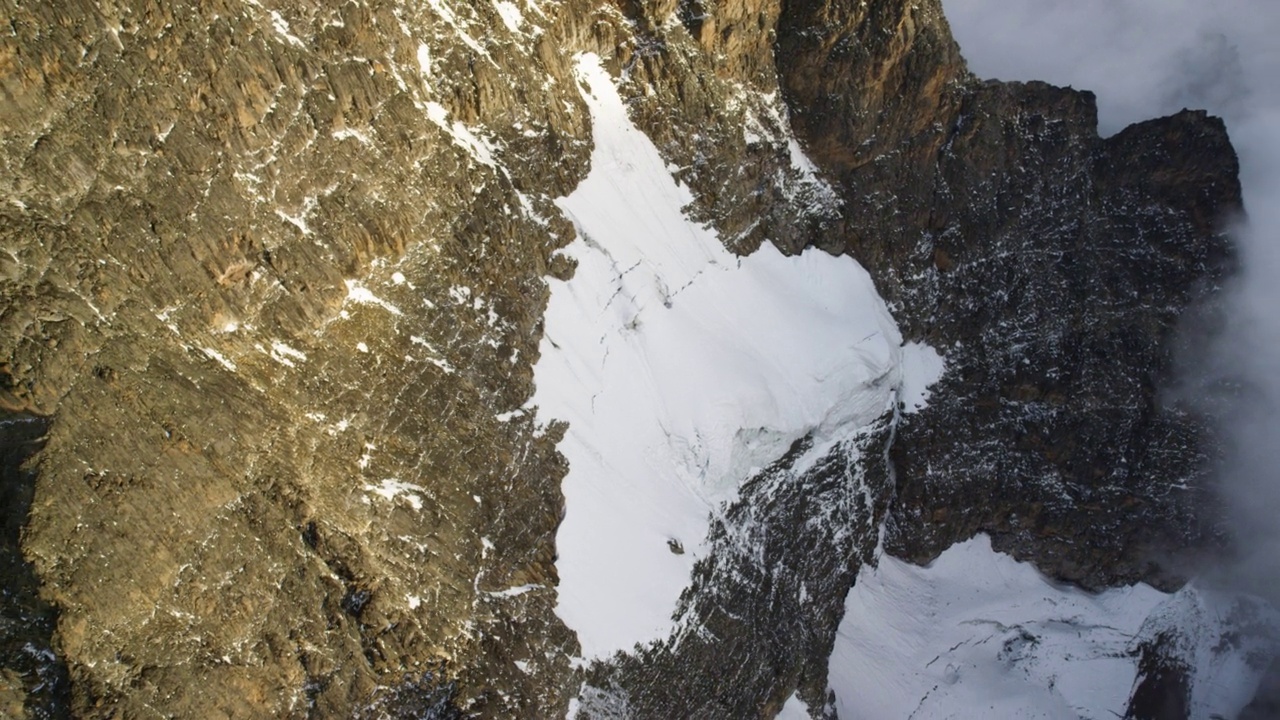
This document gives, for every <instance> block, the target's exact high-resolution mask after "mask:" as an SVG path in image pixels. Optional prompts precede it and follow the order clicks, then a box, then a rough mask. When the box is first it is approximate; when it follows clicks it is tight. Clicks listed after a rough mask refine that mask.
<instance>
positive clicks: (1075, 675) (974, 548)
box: [828, 536, 1274, 720]
mask: <svg viewBox="0 0 1280 720" xmlns="http://www.w3.org/2000/svg"><path fill="white" fill-rule="evenodd" d="M1252 607H1254V605H1252V604H1249V603H1241V601H1240V599H1239V598H1236V597H1228V596H1220V595H1216V594H1213V593H1207V592H1204V591H1201V590H1199V589H1197V588H1195V587H1194V586H1189V587H1188V588H1185V589H1184V590H1182V591H1180V592H1179V593H1177V594H1174V595H1166V594H1165V593H1162V592H1160V591H1158V590H1155V589H1154V588H1151V587H1150V586H1147V585H1134V586H1132V587H1126V588H1117V589H1113V590H1108V591H1106V592H1103V593H1101V594H1097V595H1095V594H1091V593H1087V592H1085V591H1083V590H1080V589H1077V588H1074V587H1064V586H1058V585H1055V584H1053V583H1051V582H1050V581H1049V580H1048V579H1046V578H1045V577H1044V576H1043V575H1041V574H1040V573H1039V572H1038V571H1037V570H1036V569H1035V568H1034V567H1033V566H1032V565H1030V564H1026V563H1020V562H1017V561H1016V560H1014V559H1013V558H1011V557H1009V556H1007V555H1003V554H1000V553H997V552H995V551H993V550H992V549H991V542H990V540H989V539H988V538H987V537H985V536H978V537H976V538H974V539H972V540H969V541H967V542H963V543H960V544H958V545H955V546H953V547H952V548H950V549H949V550H947V551H946V552H944V553H943V554H942V555H941V556H939V557H938V559H937V560H935V561H934V562H933V563H932V564H931V565H929V566H927V567H917V566H914V565H910V564H908V563H905V562H903V561H901V560H897V559H894V558H891V557H889V556H887V555H885V556H881V558H880V561H879V566H878V567H871V566H864V567H863V568H862V570H861V572H859V574H858V579H857V582H856V583H855V585H854V587H853V589H851V590H850V591H849V595H848V597H847V598H846V601H845V616H844V619H843V620H842V621H841V623H840V629H839V631H838V633H837V636H836V643H835V649H834V651H833V652H832V655H831V660H830V664H829V667H828V671H829V678H828V682H829V683H830V686H831V689H832V691H833V692H834V694H835V698H836V709H837V711H838V712H839V714H840V717H842V718H864V717H865V718H880V719H882V720H895V719H905V718H908V717H910V718H916V719H917V720H923V719H925V718H956V719H961V718H974V719H975V720H976V719H979V718H982V719H985V718H998V717H999V718H1005V717H1008V718H1013V717H1017V718H1046V719H1048V718H1052V719H1055V720H1056V719H1058V718H1061V719H1062V720H1076V718H1084V719H1086V720H1089V719H1094V718H1098V719H1101V718H1115V717H1119V716H1121V715H1123V714H1124V711H1125V708H1126V707H1127V704H1128V700H1129V696H1130V693H1131V691H1132V689H1133V686H1134V681H1135V680H1136V679H1137V676H1138V660H1137V657H1136V652H1135V651H1136V649H1137V647H1138V645H1139V643H1140V642H1142V641H1143V640H1146V639H1150V638H1152V637H1153V636H1154V635H1156V634H1157V633H1159V632H1161V631H1163V630H1166V629H1169V628H1178V629H1180V630H1181V631H1182V632H1183V633H1187V634H1188V639H1186V640H1183V641H1182V642H1183V644H1186V645H1187V647H1186V648H1185V651H1184V654H1185V655H1187V660H1189V663H1188V664H1189V665H1190V666H1191V667H1193V668H1194V675H1193V677H1192V678H1191V688H1192V697H1191V703H1192V709H1193V712H1192V717H1206V718H1207V717H1215V716H1218V715H1220V716H1221V717H1235V714H1236V713H1237V712H1239V710H1240V708H1241V707H1242V706H1243V705H1244V704H1245V702H1247V701H1248V699H1249V698H1250V697H1252V693H1253V690H1254V688H1256V686H1257V682H1258V680H1259V677H1260V675H1261V672H1262V670H1263V669H1264V668H1265V663H1264V664H1263V666H1261V667H1257V666H1252V667H1251V666H1250V658H1251V656H1256V655H1257V652H1258V650H1259V647H1256V646H1255V645H1256V644H1250V643H1248V642H1244V643H1242V642H1239V640H1238V637H1239V636H1241V635H1242V633H1241V632H1240V630H1241V629H1242V628H1244V627H1245V623H1253V624H1257V623H1269V624H1271V626H1274V619H1271V618H1270V617H1269V616H1268V617H1263V613H1261V612H1255V613H1253V614H1252V615H1251V614H1249V613H1247V612H1245V611H1246V610H1248V609H1249V608H1252ZM1272 632H1273V633H1274V631H1272ZM1256 634H1257V633H1256V631H1251V632H1249V633H1247V635H1256ZM1230 638H1236V639H1232V640H1228V639H1230ZM1224 648H1225V649H1224ZM1255 665H1256V663H1255Z"/></svg>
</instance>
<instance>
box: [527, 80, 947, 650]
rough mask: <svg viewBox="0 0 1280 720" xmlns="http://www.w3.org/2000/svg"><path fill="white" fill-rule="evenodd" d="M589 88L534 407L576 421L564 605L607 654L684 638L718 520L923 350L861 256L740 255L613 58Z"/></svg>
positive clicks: (864, 404) (880, 391)
mask: <svg viewBox="0 0 1280 720" xmlns="http://www.w3.org/2000/svg"><path fill="white" fill-rule="evenodd" d="M577 76H578V79H579V83H580V87H581V90H582V92H583V96H584V98H585V99H586V101H587V104H588V106H589V107H590V110H591V117H592V127H593V136H594V141H595V149H594V151H593V154H592V157H591V171H590V174H589V175H588V177H587V178H586V179H585V180H584V181H583V182H582V184H581V185H580V186H579V187H578V188H577V189H576V190H575V191H574V192H573V193H572V194H571V195H569V196H568V197H566V198H562V199H560V200H559V201H558V203H559V205H560V207H561V209H562V210H563V211H564V212H565V213H566V215H567V216H568V217H569V218H571V219H572V220H573V222H574V224H575V226H576V227H577V230H578V235H579V237H578V238H577V239H576V240H575V241H574V242H573V243H572V244H571V245H570V246H568V247H567V248H566V249H565V250H564V251H563V252H565V254H567V255H569V256H570V257H572V258H573V259H574V260H576V261H577V263H578V268H577V272H576V273H575V275H574V276H573V278H572V279H570V280H569V281H567V282H561V281H558V280H549V282H550V284H551V300H550V304H549V307H548V309H547V314H546V333H545V336H544V338H543V340H542V345H541V358H540V360H539V362H538V364H537V366H536V367H535V368H534V372H535V383H536V386H537V390H536V393H535V396H534V399H533V402H534V403H535V404H536V405H537V406H538V408H539V411H538V418H539V420H540V421H541V422H548V421H550V420H553V419H555V420H565V421H568V423H569V429H568V433H567V435H566V436H565V439H564V440H563V442H562V443H561V445H560V451H561V452H562V453H564V455H565V456H566V457H567V458H568V460H569V473H568V476H567V477H566V478H565V481H564V485H563V488H564V493H565V504H566V510H565V513H566V514H565V519H564V521H563V523H562V524H561V526H560V529H559V533H558V535H557V548H558V551H559V559H558V561H557V568H558V570H559V573H560V581H561V582H560V587H559V604H558V606H557V610H556V611H557V613H558V614H559V616H560V617H561V618H562V619H563V620H564V621H565V623H566V624H567V625H568V626H569V627H570V628H573V629H574V630H575V631H576V632H577V633H578V637H579V640H580V641H581V644H582V653H583V656H584V657H585V658H598V657H605V656H608V655H610V654H612V653H614V652H617V651H627V650H630V649H632V647H633V646H634V645H635V644H637V643H645V642H648V641H653V640H658V639H661V638H664V637H666V636H668V635H669V634H670V633H671V631H672V630H673V629H674V628H673V621H672V619H671V616H672V611H673V610H674V609H675V605H676V601H677V599H678V597H679V595H680V592H681V590H683V589H684V588H685V586H686V585H687V584H688V581H689V575H690V570H691V569H692V567H693V563H694V561H695V559H696V558H697V557H698V556H699V554H700V552H702V547H701V543H702V542H703V540H704V537H705V535H706V532H707V528H708V522H709V517H710V514H711V513H713V512H715V511H716V509H717V508H718V507H719V506H720V505H721V504H722V503H724V502H725V501H727V500H731V499H733V498H734V497H735V495H736V492H737V489H738V486H739V483H741V482H742V481H743V480H744V479H745V478H746V477H747V476H748V475H749V474H750V473H751V472H752V470H753V469H756V468H760V467H763V466H765V465H767V464H768V463H769V462H771V461H773V460H775V459H777V458H778V457H780V456H781V455H782V454H783V453H784V452H785V451H786V449H787V448H788V447H789V446H790V444H791V443H792V442H793V441H794V440H796V439H797V438H800V437H802V436H804V435H806V434H808V433H813V434H814V435H815V439H816V442H815V446H819V447H820V446H822V445H824V444H829V443H830V442H833V441H834V440H836V439H838V438H841V437H845V436H848V435H849V434H851V432H852V431H853V430H854V429H856V428H858V427H860V426H862V425H865V424H867V423H869V422H871V421H872V420H874V419H876V418H878V417H879V416H880V415H881V414H883V413H884V412H886V411H887V410H889V409H890V408H891V407H892V406H893V403H894V402H896V400H897V394H898V391H899V387H900V385H901V384H902V371H901V361H902V355H903V349H902V347H900V346H901V336H900V335H899V333H898V330H897V326H896V324H895V323H894V321H893V318H892V317H891V316H890V315H889V312H888V310H887V309H886V307H885V305H884V302H883V301H882V300H881V299H880V297H879V295H877V294H876V290H875V287H874V286H873V284H872V281H871V279H870V277H869V276H868V274H867V273H866V271H865V270H863V269H862V267H861V266H859V265H858V264H857V263H856V262H855V261H853V260H852V259H850V258H847V257H833V256H830V255H827V254H825V253H822V252H819V251H808V252H805V253H804V254H802V255H800V256H798V257H790V258H788V257H784V256H783V255H782V254H781V253H779V252H778V251H777V250H776V249H774V248H773V246H772V245H769V244H766V245H765V246H764V247H762V248H761V249H760V250H759V251H758V252H756V253H754V254H752V255H751V256H749V257H745V258H738V257H735V256H733V255H731V254H730V253H728V252H727V251H726V250H725V249H724V248H723V246H722V244H721V242H720V240H719V239H718V238H717V236H716V234H715V233H714V232H713V231H712V230H710V229H708V228H705V227H702V226H699V225H696V224H694V223H692V222H690V221H689V220H688V219H687V218H686V217H685V215H684V213H683V212H682V208H683V207H684V206H686V205H687V204H688V203H689V202H690V201H691V200H692V197H691V195H690V193H689V191H688V190H687V189H686V188H684V187H682V186H681V185H680V184H679V183H677V182H676V181H675V180H674V179H673V178H672V176H671V173H670V172H669V170H668V168H667V167H666V165H665V163H664V162H663V160H662V158H661V156H660V155H659V153H658V151H657V149H656V148H655V147H654V146H653V144H652V143H651V142H650V141H649V139H648V138H647V137H646V136H645V135H644V134H643V133H642V132H640V131H639V130H638V129H637V128H636V127H635V126H634V125H633V124H632V123H631V121H630V120H629V119H628V116H627V112H626V108H625V106H624V104H623V102H622V100H621V98H620V97H619V96H618V93H617V90H616V88H615V86H614V83H613V81H612V79H611V77H610V76H609V74H608V73H607V72H606V71H605V70H604V69H603V68H602V67H601V65H600V60H599V58H597V57H596V56H594V55H584V56H581V57H580V58H579V63H578V66H577ZM926 355H927V354H926ZM929 357H936V353H935V354H933V355H932V356H929ZM914 365H915V366H919V367H920V368H926V369H927V368H933V369H934V370H940V368H941V366H940V363H929V362H922V363H915V364H914ZM921 372H924V371H923V370H922V371H921ZM930 372H931V371H930ZM931 381H932V378H923V377H922V379H920V380H919V381H916V382H914V383H913V384H912V387H913V388H915V389H914V390H913V392H914V393H915V397H913V404H918V403H919V402H922V401H923V396H922V393H923V387H924V386H926V385H927V384H928V383H929V382H931Z"/></svg>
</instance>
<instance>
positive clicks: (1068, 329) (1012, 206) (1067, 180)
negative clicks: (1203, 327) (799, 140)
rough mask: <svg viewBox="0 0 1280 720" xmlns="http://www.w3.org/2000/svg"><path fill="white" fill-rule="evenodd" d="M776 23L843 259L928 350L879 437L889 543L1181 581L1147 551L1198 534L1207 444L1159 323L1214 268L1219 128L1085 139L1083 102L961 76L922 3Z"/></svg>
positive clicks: (1177, 310)
mask: <svg viewBox="0 0 1280 720" xmlns="http://www.w3.org/2000/svg"><path fill="white" fill-rule="evenodd" d="M889 5H893V6H892V7H888V6H889ZM824 26H825V27H833V28H834V31H833V32H831V33H830V34H826V33H823V32H821V31H820V30H819V29H820V28H822V27H824ZM778 32H779V39H778V48H779V50H778V53H779V67H780V68H781V71H780V76H781V78H780V79H781V82H782V85H783V88H784V92H785V97H786V98H787V100H788V102H789V103H790V104H791V107H792V111H793V117H794V119H795V127H796V131H797V133H798V134H799V135H800V136H801V137H803V138H805V139H806V140H807V141H808V143H809V147H810V148H811V149H812V151H813V155H814V158H815V161H816V162H817V163H818V164H819V165H821V166H822V167H823V168H824V169H825V170H827V171H828V172H829V173H830V174H831V175H833V176H835V177H838V178H839V179H840V186H841V189H842V191H843V198H842V199H843V200H844V203H845V212H844V215H843V218H844V223H845V226H844V235H843V238H842V239H843V243H844V249H845V250H846V251H847V252H850V253H851V254H853V255H854V256H855V257H859V258H863V262H865V263H866V264H867V267H868V268H870V269H871V272H872V273H873V274H874V275H875V276H876V279H877V284H878V285H879V287H880V288H881V292H882V293H883V294H884V295H885V297H886V298H887V299H889V300H890V302H891V303H892V304H896V306H897V307H898V308H899V309H900V312H899V317H900V322H901V323H902V325H903V327H904V332H905V334H907V336H908V337H917V338H927V339H928V341H929V342H930V343H932V344H934V345H935V346H936V347H938V348H940V349H942V350H943V352H944V353H945V354H946V355H947V358H948V373H947V376H946V378H945V379H944V380H943V382H942V384H941V387H940V388H938V389H937V401H936V402H934V403H932V404H931V406H930V407H929V408H928V409H927V410H926V411H925V412H924V413H922V414H921V415H920V416H919V417H916V418H912V419H911V420H910V421H909V422H908V423H907V424H906V425H905V426H904V427H903V428H902V432H901V435H900V438H899V442H898V443H896V444H895V446H894V451H893V452H894V462H895V465H896V466H897V469H898V475H899V482H900V484H899V488H898V492H899V495H898V498H897V500H896V504H895V511H894V513H893V524H892V532H891V533H890V537H889V545H888V548H889V550H890V552H892V553H894V554H896V555H900V556H902V557H909V558H912V559H913V560H916V561H925V560H928V559H930V558H931V557H933V556H936V555H937V553H938V552H940V551H942V550H943V549H945V548H946V547H948V546H950V545H951V544H953V543H954V542H956V541H957V540H961V539H964V538H966V537H968V536H971V535H972V534H973V533H975V532H979V531H982V532H988V533H991V534H992V535H993V537H994V538H995V541H996V547H997V549H1000V550H1004V551H1007V552H1010V553H1012V554H1014V555H1015V556H1017V557H1022V558H1028V559H1032V560H1034V561H1035V562H1036V563H1037V564H1038V565H1040V567H1041V568H1042V569H1044V570H1045V571H1046V572H1049V573H1050V574H1052V575H1055V576H1057V577H1060V578H1063V579H1068V580H1072V581H1075V582H1080V583H1082V584H1084V585H1086V586H1090V587H1101V586H1104V585H1108V584H1114V583H1117V582H1132V581H1134V580H1138V579H1144V580H1149V581H1153V582H1156V583H1157V584H1164V585H1166V586H1167V585H1169V584H1174V583H1176V582H1178V579H1179V576H1178V572H1177V571H1176V570H1172V569H1171V568H1170V567H1169V566H1167V565H1165V566H1161V565H1160V561H1162V560H1168V559H1169V558H1170V557H1171V555H1172V554H1174V553H1176V552H1177V551H1178V550H1180V549H1182V548H1186V547H1188V546H1192V545H1196V544H1201V543H1204V542H1206V541H1207V540H1208V536H1209V535H1211V531H1210V529H1209V527H1208V526H1207V525H1205V524H1203V521H1204V520H1205V519H1206V518H1208V517H1209V516H1211V513H1204V514H1198V513H1197V512H1196V510H1197V508H1199V507H1202V506H1203V505H1204V504H1205V502H1206V500H1207V499H1208V498H1207V496H1206V493H1205V488H1204V486H1203V482H1202V475H1201V473H1202V471H1203V469H1204V467H1205V464H1204V460H1205V458H1206V455H1208V454H1209V453H1211V452H1212V450H1211V447H1210V446H1209V445H1207V444H1206V443H1207V440H1206V438H1205V436H1204V434H1203V432H1204V431H1203V429H1202V428H1201V427H1200V426H1199V425H1198V424H1197V422H1196V420H1195V419H1194V418H1191V417H1189V416H1188V415H1187V414H1186V413H1185V412H1183V411H1180V410H1178V409H1176V408H1165V407H1160V406H1159V405H1158V403H1157V399H1156V389H1157V387H1158V386H1159V385H1160V383H1161V381H1162V380H1165V379H1167V376H1168V372H1169V370H1170V365H1171V357H1172V356H1171V345H1170V339H1171V335H1172V334H1171V328H1172V327H1173V326H1174V325H1175V323H1176V322H1177V319H1178V317H1179V316H1180V314H1181V312H1182V310H1183V309H1184V308H1186V307H1187V306H1188V305H1189V304H1191V303H1193V302H1195V301H1196V299H1197V298H1200V297H1203V293H1204V292H1205V291H1206V290H1210V289H1212V288H1213V287H1214V286H1215V284H1216V283H1217V282H1218V280H1220V279H1221V278H1222V277H1223V275H1224V273H1225V272H1226V270H1227V269H1228V265H1229V260H1230V258H1229V255H1230V253H1229V245H1228V241H1227V240H1226V238H1225V236H1224V235H1223V234H1222V232H1221V227H1220V223H1221V222H1222V221H1223V220H1224V219H1225V217H1226V216H1227V215H1229V214H1230V213H1232V212H1234V211H1237V210H1238V209H1239V207H1240V188H1239V184H1238V181H1237V179H1236V173H1237V169H1238V168H1237V164H1236V159H1235V153H1234V152H1233V151H1232V149H1231V146H1230V143H1229V141H1228V140H1227V137H1226V131H1225V128H1224V127H1223V125H1222V123H1221V121H1219V120H1217V119H1213V118H1208V117H1206V116H1205V115H1204V114H1203V113H1192V112H1184V113H1181V114H1179V115H1177V116H1175V117H1172V118H1167V119H1164V120H1156V121H1151V122H1148V123H1142V124H1140V125H1137V126H1134V127H1132V128H1129V129H1127V130H1126V131H1124V132H1122V133H1120V134H1118V135H1116V136H1115V137H1112V138H1107V139H1101V138H1099V137H1098V136H1097V129H1096V128H1097V113H1096V107H1095V105H1094V99H1093V96H1092V95H1091V94H1089V93H1087V92H1077V91H1074V90H1070V89H1061V88H1055V87H1051V86H1048V85H1044V84H1041V83H1028V84H1015V83H994V82H979V81H976V80H975V79H973V78H971V77H968V76H967V74H966V73H965V71H964V70H963V65H962V63H961V61H960V59H959V57H958V55H957V53H956V51H955V45H954V42H953V41H951V39H950V37H949V34H948V32H947V30H946V25H945V21H944V20H943V19H942V17H941V14H940V11H939V8H938V7H937V6H936V4H934V3H920V4H912V5H896V4H887V3H870V4H860V5H859V6H858V7H857V9H850V8H849V7H848V6H847V5H845V4H843V3H822V2H816V3H809V2H797V3H792V4H790V5H789V6H788V12H787V13H785V14H784V15H783V20H782V22H781V24H780V26H779V31H778ZM819 67H821V68H823V71H822V72H815V70H814V68H819ZM855 88H856V89H855ZM976 498H984V501H983V502H974V499H976ZM989 499H994V502H991V501H990V500H989Z"/></svg>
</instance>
